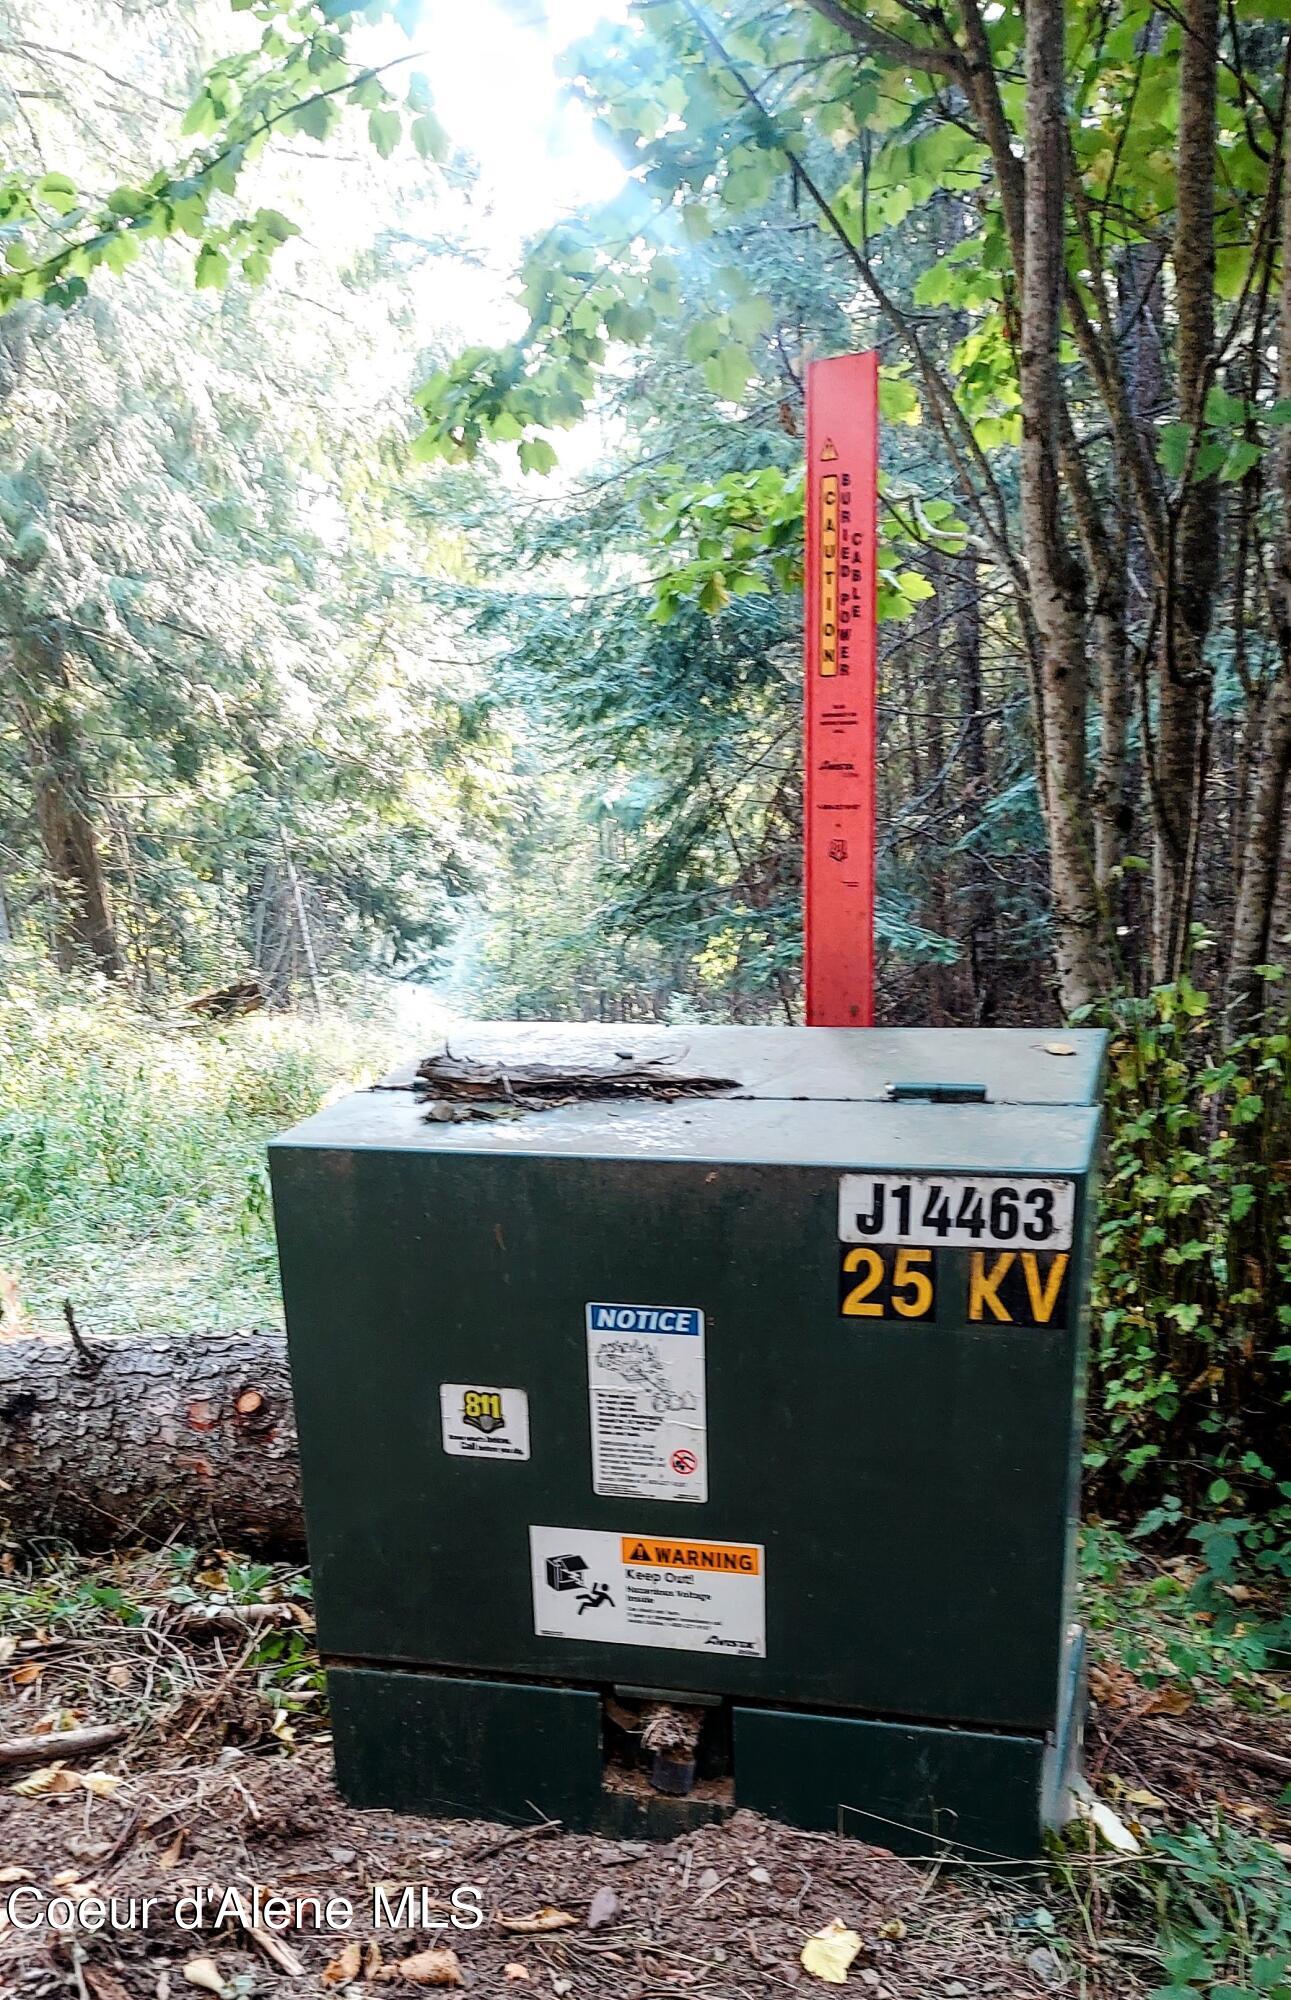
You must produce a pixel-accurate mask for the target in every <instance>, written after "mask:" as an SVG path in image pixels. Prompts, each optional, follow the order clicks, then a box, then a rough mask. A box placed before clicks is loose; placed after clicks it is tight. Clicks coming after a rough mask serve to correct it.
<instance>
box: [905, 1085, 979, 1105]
mask: <svg viewBox="0 0 1291 2000" xmlns="http://www.w3.org/2000/svg"><path fill="white" fill-rule="evenodd" d="M883 1095H884V1096H885V1097H887V1098H890V1099H891V1101H892V1102H893V1103H894V1104H921V1103H922V1104H987V1103H989V1101H990V1099H989V1096H988V1093H987V1089H986V1085H985V1084H984V1083H889V1084H885V1085H884V1088H883Z"/></svg>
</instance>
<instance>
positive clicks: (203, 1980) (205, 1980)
mask: <svg viewBox="0 0 1291 2000" xmlns="http://www.w3.org/2000/svg"><path fill="white" fill-rule="evenodd" d="M184 1977H185V1979H186V1980H187V1981H188V1983H189V1985H190V1986H200V1987H202V1988H203V1989H204V1990H205V1991H206V1992H207V1993H219V1994H221V1995H222V1994H223V1992H224V1980H223V1978H222V1977H221V1974H220V1968H219V1966H218V1965H217V1964H216V1963H215V1960H214V1959H213V1958H190V1959H189V1961H188V1964H187V1965H186V1966H185V1967H184Z"/></svg>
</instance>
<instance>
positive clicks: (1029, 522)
mask: <svg viewBox="0 0 1291 2000" xmlns="http://www.w3.org/2000/svg"><path fill="white" fill-rule="evenodd" d="M1064 13H1065V9H1064V6H1063V0H1031V4H1030V5H1029V6H1028V8H1027V16H1026V79H1027V91H1026V149H1025V150H1026V167H1025V183H1024V204H1025V210H1024V231H1023V234H1024V257H1023V268H1022V273H1021V300H1022V304H1021V355H1020V376H1021V389H1022V534H1023V544H1024V548H1025V554H1026V565H1027V574H1028V579H1029V586H1030V597H1031V605H1032V610H1033V613H1034V616H1035V622H1036V627H1037V630H1038V632H1039V635H1040V655H1041V657H1040V690H1039V696H1040V709H1041V713H1040V717H1039V721H1040V725H1041V728H1040V735H1041V740H1042V743H1043V755H1044V759H1045V770H1044V772H1043V778H1044V783H1043V787H1042V794H1043V796H1044V799H1045V803H1046V809H1047V817H1048V827H1049V849H1050V871H1051V877H1052V883H1053V903H1054V931H1055V941H1056V945H1057V957H1058V974H1059V987H1060V991H1061V995H1062V1001H1063V1005H1064V1006H1065V1007H1067V1008H1068V1009H1071V1008H1074V1007H1080V1006H1083V1005H1085V1004H1087V1003H1088V1002H1090V1001H1093V1000H1095V999H1097V998H1098V997H1099V995H1100V994H1102V993H1105V992H1106V991H1107V988H1108V985H1109V983H1110V966H1109V963H1108V959H1107V955H1106V952H1105V950H1104V948H1103V923H1102V916H1101V905H1100V900H1099V895H1098V888H1097V883H1096V880H1095V873H1094V839H1093V816H1092V812H1091V804H1090V788H1089V777H1088V772H1087V768H1086V752H1085V725H1086V715H1087V709H1088V668H1087V664H1086V646H1085V640H1086V618H1085V604H1084V578H1083V573H1082V571H1081V567H1080V564H1079V562H1078V561H1077V559H1076V557H1075V554H1074V552H1073V551H1072V549H1071V548H1070V547H1069V546H1068V543H1067V538H1066V535H1065V533H1064V531H1063V527H1062V515H1061V508H1060V504H1059V498H1060V487H1059V475H1058V458H1059V417H1060V410H1061V406H1062V383H1061V375H1060V370H1059V336H1060V332H1061V326H1062V299H1063V292H1064V286H1065V281H1066V270H1065V233H1064V215H1065V186H1066V162H1067V126H1066V109H1065V105H1064V100H1063V49H1064V41H1063V36H1064V30H1065V20H1064Z"/></svg>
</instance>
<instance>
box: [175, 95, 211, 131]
mask: <svg viewBox="0 0 1291 2000" xmlns="http://www.w3.org/2000/svg"><path fill="white" fill-rule="evenodd" d="M218 123H219V119H218V117H217V116H216V111H215V106H214V104H212V102H211V99H210V95H209V93H208V92H207V91H205V90H200V91H199V92H198V93H197V96H196V97H195V98H194V99H193V101H192V103H191V104H190V105H189V107H188V110H187V112H186V113H185V115H184V122H183V124H182V125H181V126H180V128H179V129H180V131H181V132H182V133H183V135H184V137H185V138H186V139H188V138H198V139H200V138H205V136H206V135H207V134H208V133H210V132H214V131H215V129H216V126H217V125H218Z"/></svg>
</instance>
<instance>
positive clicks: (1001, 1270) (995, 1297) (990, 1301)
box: [968, 1250, 1017, 1326]
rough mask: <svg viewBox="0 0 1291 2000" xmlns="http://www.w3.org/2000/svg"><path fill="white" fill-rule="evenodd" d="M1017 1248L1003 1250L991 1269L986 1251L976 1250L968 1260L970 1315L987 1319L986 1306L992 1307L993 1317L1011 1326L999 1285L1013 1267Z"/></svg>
mask: <svg viewBox="0 0 1291 2000" xmlns="http://www.w3.org/2000/svg"><path fill="white" fill-rule="evenodd" d="M1016 1257H1017V1251H1016V1250H1001V1252H1000V1254H999V1256H998V1257H997V1258H996V1259H995V1262H994V1264H992V1266H991V1268H990V1270H989V1271H988V1270H987V1268H986V1252H985V1251H984V1250H974V1252H973V1254H972V1256H971V1257H970V1258H969V1261H968V1317H969V1318H970V1319H985V1317H986V1312H985V1308H986V1307H987V1306H989V1307H990V1309H991V1313H992V1315H993V1317H994V1318H995V1319H997V1320H999V1321H1000V1322H1001V1323H1002V1324H1003V1325H1004V1326H1011V1325H1012V1323H1013V1322H1012V1320H1011V1318H1010V1316H1009V1314H1008V1313H1007V1312H1006V1311H1005V1309H1004V1302H1003V1300H1002V1299H1001V1298H1000V1296H999V1287H1000V1286H1001V1285H1002V1284H1003V1282H1004V1280H1005V1278H1007V1276H1008V1274H1009V1272H1010V1271H1011V1270H1012V1268H1013V1264H1014V1260H1015V1259H1016Z"/></svg>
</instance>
